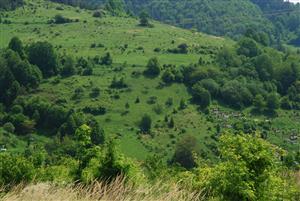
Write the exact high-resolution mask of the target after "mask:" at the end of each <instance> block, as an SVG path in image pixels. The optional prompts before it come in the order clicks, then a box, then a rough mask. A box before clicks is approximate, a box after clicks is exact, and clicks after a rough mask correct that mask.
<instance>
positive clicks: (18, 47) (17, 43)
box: [8, 37, 25, 58]
mask: <svg viewBox="0 0 300 201" xmlns="http://www.w3.org/2000/svg"><path fill="white" fill-rule="evenodd" d="M8 48H9V49H11V50H13V51H15V52H17V53H18V54H19V55H20V57H21V58H24V56H25V53H24V48H23V43H22V41H21V40H20V39H19V38H18V37H13V38H12V39H11V40H10V42H9V44H8Z"/></svg>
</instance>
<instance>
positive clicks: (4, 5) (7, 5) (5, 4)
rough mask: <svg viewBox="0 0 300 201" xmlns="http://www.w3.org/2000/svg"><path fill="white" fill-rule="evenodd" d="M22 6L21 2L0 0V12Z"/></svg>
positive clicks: (21, 0)
mask: <svg viewBox="0 0 300 201" xmlns="http://www.w3.org/2000/svg"><path fill="white" fill-rule="evenodd" d="M23 4H24V2H23V0H0V10H13V9H16V8H17V7H19V6H22V5H23Z"/></svg>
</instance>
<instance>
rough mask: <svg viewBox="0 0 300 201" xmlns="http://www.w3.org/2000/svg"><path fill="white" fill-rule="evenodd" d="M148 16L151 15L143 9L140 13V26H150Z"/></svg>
mask: <svg viewBox="0 0 300 201" xmlns="http://www.w3.org/2000/svg"><path fill="white" fill-rule="evenodd" d="M148 18H149V15H148V14H147V13H146V12H145V11H142V12H141V13H140V26H143V27H148V26H149V25H150V23H149V20H148Z"/></svg>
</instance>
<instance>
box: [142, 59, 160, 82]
mask: <svg viewBox="0 0 300 201" xmlns="http://www.w3.org/2000/svg"><path fill="white" fill-rule="evenodd" d="M160 71H161V67H160V64H159V62H158V59H157V58H156V57H154V58H151V59H149V61H148V64H147V69H146V70H145V74H146V75H148V76H151V77H156V76H158V75H159V74H160Z"/></svg>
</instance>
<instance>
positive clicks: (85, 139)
mask: <svg viewBox="0 0 300 201" xmlns="http://www.w3.org/2000/svg"><path fill="white" fill-rule="evenodd" d="M91 132H92V129H91V128H90V127H89V126H88V125H86V124H83V125H82V126H80V127H79V128H77V129H76V131H75V136H76V139H77V141H78V142H79V144H80V145H81V146H83V147H85V146H87V145H89V144H91Z"/></svg>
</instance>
